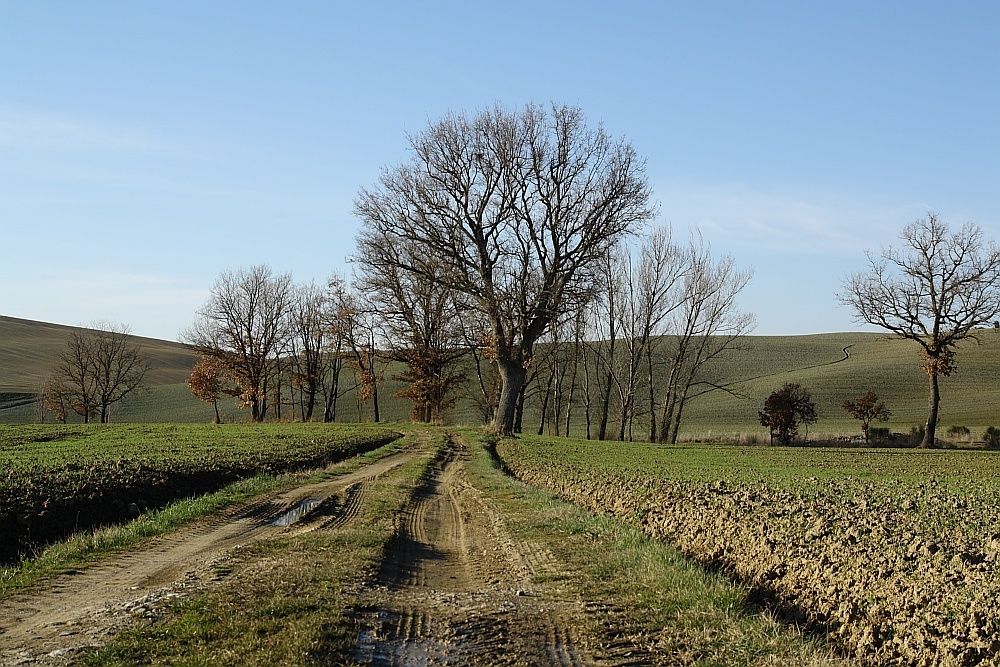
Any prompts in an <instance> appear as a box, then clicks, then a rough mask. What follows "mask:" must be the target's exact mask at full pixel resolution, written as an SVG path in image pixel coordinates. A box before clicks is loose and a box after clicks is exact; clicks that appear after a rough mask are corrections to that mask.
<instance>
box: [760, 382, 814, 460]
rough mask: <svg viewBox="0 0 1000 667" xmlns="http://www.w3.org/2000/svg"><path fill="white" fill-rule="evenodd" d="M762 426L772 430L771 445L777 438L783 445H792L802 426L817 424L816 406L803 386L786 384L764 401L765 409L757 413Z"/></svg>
mask: <svg viewBox="0 0 1000 667" xmlns="http://www.w3.org/2000/svg"><path fill="white" fill-rule="evenodd" d="M757 417H758V419H760V424H761V426H767V427H768V429H769V430H770V436H771V444H772V445H773V444H774V438H775V437H777V438H778V440H780V441H781V444H783V445H789V444H791V442H792V440H794V439H795V436H797V435H798V434H799V426H800V425H801V424H815V423H816V404H815V403H813V400H812V396H810V395H809V392H808V391H806V390H805V389H803V388H802V386H801V385H798V384H795V383H791V382H786V383H785V386H783V387H782V388H781V389H779V390H777V391H775V392H772V393H771V395H770V396H768V397H767V400H766V401H764V409H763V410H761V411H760V412H758V413H757Z"/></svg>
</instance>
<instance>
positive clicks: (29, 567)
mask: <svg viewBox="0 0 1000 667" xmlns="http://www.w3.org/2000/svg"><path fill="white" fill-rule="evenodd" d="M401 447H402V443H400V442H399V441H396V442H393V443H390V444H388V445H383V446H382V447H379V448H378V449H374V450H372V451H370V452H367V453H365V454H362V455H359V456H355V457H353V458H351V459H348V460H346V461H343V462H341V463H338V464H335V465H334V466H331V467H330V468H328V469H325V470H322V471H318V472H302V473H291V474H286V475H259V476H256V477H252V478H250V479H244V480H240V481H238V482H234V483H232V484H229V485H227V486H225V487H223V488H222V489H220V490H219V491H216V492H215V493H207V494H204V495H201V496H197V497H194V498H186V499H183V500H179V501H176V502H174V503H171V504H170V505H168V506H167V507H165V508H163V509H161V510H157V511H151V512H146V513H145V514H142V515H141V516H139V517H138V518H136V519H135V520H134V521H130V522H128V523H125V524H121V525H116V526H110V527H107V528H99V529H96V530H89V531H82V532H79V533H76V534H74V535H72V536H70V537H69V538H67V539H65V540H62V541H60V542H57V543H55V544H52V545H50V546H48V547H47V548H45V550H44V551H42V552H41V553H40V554H39V555H38V556H35V557H33V558H28V559H26V560H24V561H22V562H20V563H18V564H17V565H15V566H11V567H3V568H0V598H3V597H7V596H9V595H11V594H13V593H16V592H18V591H21V590H24V589H25V588H27V587H30V586H31V585H33V584H35V583H37V582H39V581H40V580H44V579H46V578H48V577H51V576H53V575H57V574H59V573H61V572H65V571H66V570H68V569H71V568H76V567H80V566H83V565H86V564H87V563H91V562H94V561H97V560H100V559H102V558H105V557H107V556H109V555H111V554H114V553H117V552H121V551H125V550H128V549H135V548H136V547H138V546H140V545H141V544H142V543H143V542H145V541H147V540H149V539H152V538H154V537H157V536H159V535H164V534H166V533H169V532H171V531H173V530H176V529H178V528H180V527H182V526H184V525H185V524H188V523H190V522H192V521H194V520H196V519H199V518H201V517H203V516H206V515H209V514H212V513H214V512H217V511H219V510H221V509H223V508H224V507H226V506H228V505H232V504H235V503H239V502H243V501H246V500H248V499H250V498H253V497H254V496H257V495H260V494H262V493H269V492H275V491H281V490H284V489H288V488H292V487H295V486H299V485H302V484H308V483H310V482H313V481H320V480H322V479H326V478H330V477H334V476H337V475H342V474H346V473H348V472H351V471H353V470H355V469H357V468H358V467H360V466H362V465H364V464H366V463H369V462H371V461H374V460H377V459H379V458H382V457H384V456H388V455H389V454H392V453H394V452H396V451H398V450H399V449H400V448H401Z"/></svg>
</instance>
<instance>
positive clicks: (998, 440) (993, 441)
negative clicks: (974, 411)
mask: <svg viewBox="0 0 1000 667" xmlns="http://www.w3.org/2000/svg"><path fill="white" fill-rule="evenodd" d="M983 442H985V443H986V446H987V447H988V448H990V449H1000V428H997V427H996V426H989V427H987V428H986V432H985V433H983Z"/></svg>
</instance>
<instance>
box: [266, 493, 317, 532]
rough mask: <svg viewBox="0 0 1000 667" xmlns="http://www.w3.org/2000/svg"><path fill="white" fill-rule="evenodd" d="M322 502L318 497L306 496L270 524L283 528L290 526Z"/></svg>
mask: <svg viewBox="0 0 1000 667" xmlns="http://www.w3.org/2000/svg"><path fill="white" fill-rule="evenodd" d="M321 504H323V501H322V500H321V499H319V498H306V499H305V500H303V501H302V502H300V503H299V504H298V505H296V506H295V507H293V508H292V509H290V510H288V511H287V512H285V513H284V514H282V515H281V516H279V517H278V518H277V519H275V520H274V521H272V522H271V525H272V526H278V527H279V528H284V527H286V526H291V525H292V524H293V523H296V522H297V521H298V520H299V519H301V518H302V517H303V516H305V515H306V514H308V513H309V512H312V511H313V510H314V509H316V508H317V507H319V506H320V505H321Z"/></svg>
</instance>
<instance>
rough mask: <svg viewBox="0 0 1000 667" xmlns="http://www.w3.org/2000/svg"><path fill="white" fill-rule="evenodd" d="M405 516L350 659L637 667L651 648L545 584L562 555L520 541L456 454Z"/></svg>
mask: <svg viewBox="0 0 1000 667" xmlns="http://www.w3.org/2000/svg"><path fill="white" fill-rule="evenodd" d="M432 472H433V474H431V475H429V476H428V478H427V479H426V481H425V483H424V485H423V486H422V487H421V488H420V489H419V490H418V492H417V493H416V494H415V496H414V498H413V500H412V501H411V503H410V504H409V505H408V507H407V508H406V509H405V511H404V512H403V514H402V516H401V518H400V526H399V530H398V532H397V535H396V538H395V539H394V540H393V541H392V542H391V543H390V544H389V546H388V548H387V551H386V555H385V558H384V562H383V564H382V567H381V571H380V572H379V575H378V577H377V580H376V581H374V582H372V583H371V584H370V585H368V586H365V587H363V588H361V589H360V590H359V591H358V596H359V606H358V608H357V610H356V618H357V621H358V623H359V627H360V631H359V633H358V641H357V645H356V647H355V649H354V651H353V653H352V655H351V658H352V659H353V660H354V661H356V662H359V663H362V664H373V665H426V664H436V665H540V664H547V665H593V664H600V665H640V664H649V657H650V656H649V655H648V654H645V653H644V652H643V651H642V650H641V649H640V648H639V647H638V646H636V645H635V644H633V643H632V641H630V640H628V639H623V638H622V636H621V633H617V632H616V631H615V630H614V627H613V624H612V623H609V619H610V616H609V615H608V614H607V613H605V612H606V611H607V610H606V609H605V608H604V607H603V606H601V605H593V604H590V605H588V604H585V603H584V602H583V601H581V600H580V599H579V598H578V597H575V596H574V595H573V594H572V592H570V591H560V590H559V589H558V588H557V587H556V586H555V585H553V584H551V583H549V584H545V583H539V582H543V581H545V580H550V581H551V580H552V579H556V578H558V575H559V574H560V572H559V566H558V563H557V561H556V560H555V558H553V557H552V555H551V554H549V553H548V552H547V551H546V550H545V549H542V548H539V547H538V546H537V545H533V544H530V543H524V542H519V541H517V540H515V539H513V538H512V537H511V535H510V533H509V532H508V531H507V529H506V527H505V525H504V522H503V519H502V517H501V515H500V513H499V512H498V511H497V510H496V509H495V508H493V507H492V506H491V504H490V503H489V502H488V501H487V500H486V499H485V498H483V497H482V495H481V494H480V492H479V491H478V490H477V489H475V488H474V487H472V486H471V485H470V484H469V483H468V481H467V480H466V477H465V472H464V469H463V464H462V461H461V453H460V452H459V451H458V450H452V451H451V452H450V453H449V455H448V456H445V457H444V458H443V459H442V460H441V461H440V462H439V464H438V465H437V466H436V467H435V468H434V469H433V471H432Z"/></svg>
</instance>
